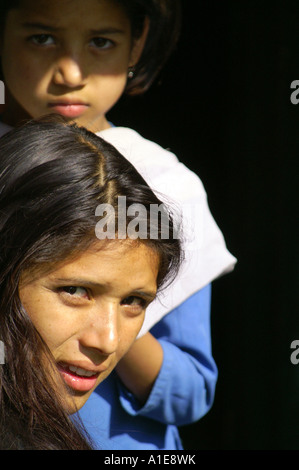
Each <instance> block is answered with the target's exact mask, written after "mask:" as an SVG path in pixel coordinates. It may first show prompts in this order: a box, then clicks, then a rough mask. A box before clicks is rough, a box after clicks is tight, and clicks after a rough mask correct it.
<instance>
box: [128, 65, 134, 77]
mask: <svg viewBox="0 0 299 470" xmlns="http://www.w3.org/2000/svg"><path fill="white" fill-rule="evenodd" d="M134 72H135V68H134V67H129V68H128V78H133V77H134Z"/></svg>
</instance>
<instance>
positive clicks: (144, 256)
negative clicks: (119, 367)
mask: <svg viewBox="0 0 299 470" xmlns="http://www.w3.org/2000/svg"><path fill="white" fill-rule="evenodd" d="M99 248H100V249H99ZM158 266H159V258H158V255H157V254H156V253H154V252H153V251H152V250H151V249H150V248H149V247H147V246H146V245H145V244H144V243H139V244H137V243H136V242H132V241H126V242H123V243H120V242H119V241H111V242H110V243H109V244H108V246H106V245H105V247H103V245H102V242H100V241H97V242H96V243H95V244H94V245H93V246H92V247H90V248H89V249H88V250H87V251H85V252H83V253H81V254H80V255H78V256H77V257H76V258H74V259H72V260H70V261H68V262H65V263H64V264H63V265H62V266H59V267H57V268H56V269H54V270H52V271H51V272H50V273H47V274H45V275H41V276H39V277H36V276H35V278H33V279H32V276H30V273H26V274H25V275H24V276H23V278H22V279H21V282H20V287H19V295H20V299H21V302H22V304H23V306H24V308H25V310H26V311H27V313H28V315H29V316H30V318H31V320H32V322H33V323H34V325H35V327H36V328H37V330H38V332H39V333H40V334H41V336H42V338H43V339H44V341H45V342H46V344H47V346H48V347H49V349H50V351H51V353H52V354H53V356H54V359H55V362H56V364H57V365H58V366H59V365H60V364H67V365H74V366H77V367H80V368H82V369H84V370H87V371H92V372H95V373H97V374H98V375H97V379H96V382H95V384H94V386H93V387H92V389H91V390H88V391H78V390H74V389H71V388H70V387H67V388H66V389H65V387H63V392H62V393H63V394H64V396H63V398H65V399H66V403H67V407H68V410H69V412H70V413H72V412H75V411H76V410H77V409H80V408H81V407H82V406H83V405H84V403H85V402H86V400H87V399H88V397H89V396H90V394H91V393H92V391H93V390H94V389H95V387H96V386H97V385H98V384H99V383H100V382H101V381H102V380H104V379H105V378H106V377H107V376H108V375H109V374H110V372H111V371H112V370H113V368H114V367H115V365H116V364H117V362H118V361H119V360H120V359H121V358H122V357H123V356H124V354H125V353H126V352H127V351H128V350H129V349H130V347H131V346H132V344H133V342H134V341H135V339H136V336H137V334H138V332H139V330H140V328H141V326H142V322H143V319H144V315H145V310H146V307H147V306H148V304H149V303H150V302H151V301H152V300H153V299H154V298H155V295H156V291H157V283H156V280H157V275H158ZM128 267H129V269H128ZM56 380H57V384H59V383H60V378H59V376H57V377H56ZM60 388H62V387H61V386H60Z"/></svg>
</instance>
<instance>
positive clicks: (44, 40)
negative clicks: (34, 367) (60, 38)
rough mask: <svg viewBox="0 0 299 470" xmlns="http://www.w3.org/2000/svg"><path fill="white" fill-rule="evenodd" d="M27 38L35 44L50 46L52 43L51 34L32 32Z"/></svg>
mask: <svg viewBox="0 0 299 470" xmlns="http://www.w3.org/2000/svg"><path fill="white" fill-rule="evenodd" d="M29 40H30V41H31V42H32V43H33V44H36V45H37V46H51V45H52V44H54V39H53V36H51V35H50V34H34V35H33V36H30V38H29Z"/></svg>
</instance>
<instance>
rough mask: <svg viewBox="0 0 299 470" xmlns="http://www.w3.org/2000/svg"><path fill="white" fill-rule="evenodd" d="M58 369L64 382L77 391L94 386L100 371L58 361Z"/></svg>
mask: <svg viewBox="0 0 299 470" xmlns="http://www.w3.org/2000/svg"><path fill="white" fill-rule="evenodd" d="M58 370H59V372H60V374H61V376H62V378H63V379H64V381H65V383H66V384H67V385H68V386H69V387H70V388H72V389H73V390H76V391H79V392H88V391H90V390H91V389H92V388H94V387H95V386H96V384H97V380H98V377H99V375H100V372H101V371H95V370H90V369H84V368H82V367H78V366H76V365H72V364H67V363H59V364H58Z"/></svg>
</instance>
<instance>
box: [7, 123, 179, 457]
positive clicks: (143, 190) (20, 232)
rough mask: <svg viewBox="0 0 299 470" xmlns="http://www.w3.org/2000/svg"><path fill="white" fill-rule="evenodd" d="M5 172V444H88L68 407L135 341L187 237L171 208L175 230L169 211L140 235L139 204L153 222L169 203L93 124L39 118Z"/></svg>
mask: <svg viewBox="0 0 299 470" xmlns="http://www.w3.org/2000/svg"><path fill="white" fill-rule="evenodd" d="M66 167H67V169H68V170H67V171H65V168H66ZM0 175H1V176H0V244H1V261H0V292H1V295H0V338H1V341H2V344H4V345H5V361H4V365H1V366H0V449H88V448H90V446H89V444H88V442H87V440H85V438H84V437H83V435H80V433H79V432H78V431H77V429H76V427H74V425H73V424H72V421H71V420H70V419H69V417H68V415H69V414H74V413H75V412H77V411H78V409H80V408H81V407H82V406H83V405H84V403H85V402H86V400H87V399H88V397H89V396H90V394H91V393H92V392H93V390H94V389H95V388H96V387H97V386H98V385H99V383H100V382H101V381H103V380H104V379H105V378H106V377H107V376H108V375H109V374H110V372H111V371H112V369H113V368H114V367H115V364H116V363H117V362H118V361H119V359H120V358H121V357H122V356H123V355H124V354H125V353H126V351H128V349H129V348H130V346H131V345H132V343H133V341H134V340H135V338H136V336H137V334H138V332H139V330H140V328H141V326H142V322H143V318H144V314H145V309H146V307H147V306H148V304H149V303H150V302H151V301H153V299H154V298H155V296H156V293H157V290H160V289H161V288H162V285H163V284H164V283H165V282H170V281H171V278H173V277H174V276H175V275H176V273H177V270H178V267H179V265H180V259H181V254H180V242H179V240H178V239H177V238H174V237H173V223H172V219H171V217H170V216H169V215H167V213H168V212H167V211H165V212H164V214H163V217H164V219H163V222H164V223H165V218H166V219H167V227H168V230H169V238H168V239H167V238H165V237H162V236H161V234H162V233H163V227H164V226H163V225H162V219H157V220H156V221H154V222H155V223H157V226H156V229H157V234H158V236H157V238H155V239H150V237H149V235H150V229H151V227H150V226H149V225H148V226H147V227H146V229H145V233H144V234H143V238H142V239H141V238H139V237H138V238H136V237H135V236H134V237H131V238H130V236H129V228H130V224H132V223H133V222H134V217H133V216H130V214H129V210H130V207H131V206H132V204H134V206H136V204H138V205H139V206H142V208H143V210H144V214H145V219H144V221H148V220H150V219H149V217H148V216H149V215H150V208H151V205H155V204H160V201H159V200H158V199H157V197H156V196H155V195H154V194H153V192H152V191H151V190H150V188H149V187H148V186H147V184H146V183H145V181H144V180H143V179H142V178H141V176H140V175H139V174H138V173H137V171H136V170H135V168H134V167H133V166H132V165H131V164H130V163H129V162H128V161H127V160H126V159H125V158H124V157H122V156H121V155H120V154H119V153H118V152H117V151H116V149H114V148H113V147H112V146H111V145H110V144H108V143H106V142H105V141H103V140H101V139H100V138H98V137H96V136H95V135H94V134H91V133H89V132H87V131H85V129H81V128H77V127H76V126H68V125H65V124H62V123H61V122H54V121H53V122H52V121H50V122H47V121H40V122H29V123H28V124H27V125H25V126H24V127H21V128H18V129H16V130H14V131H12V132H10V133H8V134H7V135H6V136H4V137H3V138H2V139H1V141H0ZM119 196H121V197H122V198H125V203H124V199H122V201H123V204H124V209H125V215H126V219H125V220H126V222H125V228H126V232H127V237H126V238H125V237H124V236H122V237H121V238H120V237H119V235H120V232H119V228H120V225H119V222H120V220H121V218H122V219H123V215H124V214H122V213H121V211H120V209H119V204H118V198H119ZM107 205H109V207H110V208H113V210H114V212H115V220H114V226H115V231H114V233H113V234H112V233H111V234H112V235H113V237H111V238H108V237H104V238H103V237H100V239H98V238H97V237H98V235H100V230H99V224H100V223H101V222H103V220H105V217H104V218H101V217H97V216H96V215H95V213H96V212H98V213H99V211H100V208H101V207H102V206H103V207H106V208H107ZM165 209H166V208H165ZM122 223H123V222H122ZM100 225H101V224H100ZM133 225H134V224H133ZM143 227H144V228H145V226H144V225H143ZM131 232H132V234H133V235H134V230H133V228H132V227H131ZM105 233H106V235H107V232H105ZM96 235H97V236H96ZM85 441H86V442H85ZM103 445H104V446H105V448H107V447H108V448H109V443H107V442H104V441H103V440H101V447H102V446H103ZM97 448H99V442H97Z"/></svg>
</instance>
